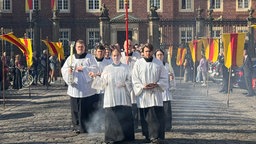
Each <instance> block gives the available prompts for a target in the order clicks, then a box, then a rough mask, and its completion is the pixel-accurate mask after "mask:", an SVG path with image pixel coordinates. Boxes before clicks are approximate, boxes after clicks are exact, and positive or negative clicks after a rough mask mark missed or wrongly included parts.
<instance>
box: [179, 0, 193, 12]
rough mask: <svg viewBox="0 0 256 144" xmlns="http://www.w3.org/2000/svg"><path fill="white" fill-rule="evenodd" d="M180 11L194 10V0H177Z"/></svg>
mask: <svg viewBox="0 0 256 144" xmlns="http://www.w3.org/2000/svg"><path fill="white" fill-rule="evenodd" d="M179 2H180V3H179V5H180V6H179V11H180V12H194V0H179Z"/></svg>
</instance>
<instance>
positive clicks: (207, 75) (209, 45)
mask: <svg viewBox="0 0 256 144" xmlns="http://www.w3.org/2000/svg"><path fill="white" fill-rule="evenodd" d="M208 47H209V48H208V52H209V53H208V60H207V71H206V72H207V73H206V79H207V88H206V96H208V94H209V72H208V71H209V63H210V61H209V55H210V48H211V35H210V38H209V40H208ZM204 53H205V50H204ZM205 56H206V53H205Z"/></svg>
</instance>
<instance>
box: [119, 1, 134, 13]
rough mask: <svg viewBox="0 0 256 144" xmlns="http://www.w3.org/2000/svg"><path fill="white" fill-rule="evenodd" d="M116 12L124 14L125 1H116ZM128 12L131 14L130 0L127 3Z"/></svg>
mask: <svg viewBox="0 0 256 144" xmlns="http://www.w3.org/2000/svg"><path fill="white" fill-rule="evenodd" d="M116 4H117V12H125V0H117V3H116ZM128 12H132V0H129V3H128Z"/></svg>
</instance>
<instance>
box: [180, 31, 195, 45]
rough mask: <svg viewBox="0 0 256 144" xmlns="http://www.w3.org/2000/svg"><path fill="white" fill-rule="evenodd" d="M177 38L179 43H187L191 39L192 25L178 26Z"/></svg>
mask: <svg viewBox="0 0 256 144" xmlns="http://www.w3.org/2000/svg"><path fill="white" fill-rule="evenodd" d="M179 31H180V32H179V39H180V43H181V44H185V43H188V42H190V41H192V39H193V28H192V27H180V28H179Z"/></svg>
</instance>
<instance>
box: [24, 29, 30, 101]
mask: <svg viewBox="0 0 256 144" xmlns="http://www.w3.org/2000/svg"><path fill="white" fill-rule="evenodd" d="M30 38H31V39H32V33H30ZM25 39H27V34H26V33H24V40H25ZM25 56H26V55H25ZM27 57H28V55H27V56H26V60H28V59H27ZM29 69H30V67H28V66H27V73H28V74H29ZM28 76H29V75H27V77H26V79H27V83H28V97H29V98H31V88H30V84H29V80H28Z"/></svg>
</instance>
